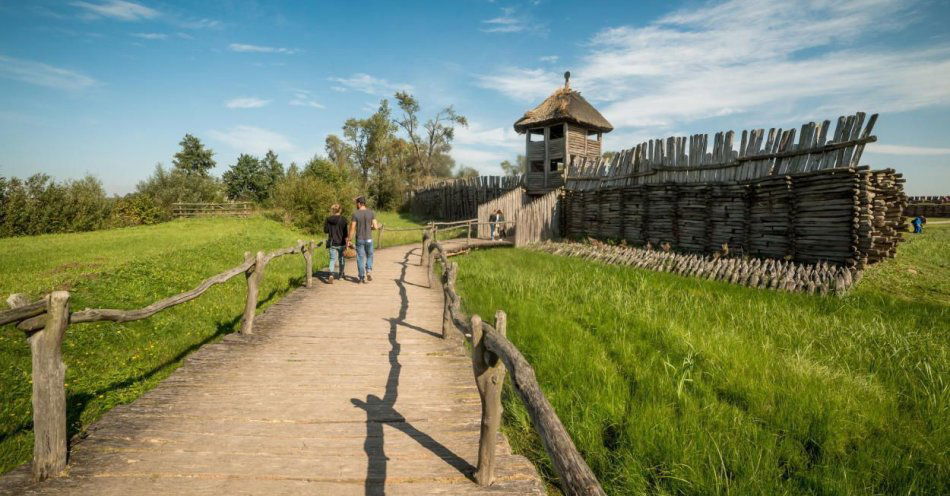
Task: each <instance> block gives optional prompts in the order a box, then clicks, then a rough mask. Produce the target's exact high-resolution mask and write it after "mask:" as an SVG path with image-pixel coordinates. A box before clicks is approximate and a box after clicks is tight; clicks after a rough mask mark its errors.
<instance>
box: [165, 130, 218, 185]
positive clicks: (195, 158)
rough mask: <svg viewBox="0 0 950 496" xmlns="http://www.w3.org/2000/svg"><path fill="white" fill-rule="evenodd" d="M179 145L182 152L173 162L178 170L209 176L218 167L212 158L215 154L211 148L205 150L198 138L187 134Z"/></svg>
mask: <svg viewBox="0 0 950 496" xmlns="http://www.w3.org/2000/svg"><path fill="white" fill-rule="evenodd" d="M178 144H179V145H181V151H180V152H178V153H176V154H175V159H174V160H173V161H172V164H174V166H175V168H176V169H179V170H182V171H184V172H185V173H187V174H190V175H200V176H207V175H208V171H209V170H211V169H213V168H214V166H215V165H217V164H216V163H215V161H214V159H213V158H211V157H212V156H213V155H214V152H213V151H212V150H211V149H210V148H205V147H204V145H202V144H201V140H199V139H198V138H196V137H194V136H192V135H190V134H186V135H185V137H184V138H183V139H182V140H181V142H179V143H178Z"/></svg>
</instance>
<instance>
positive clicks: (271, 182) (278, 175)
mask: <svg viewBox="0 0 950 496" xmlns="http://www.w3.org/2000/svg"><path fill="white" fill-rule="evenodd" d="M261 169H263V171H264V173H265V174H267V178H268V182H267V197H268V198H273V196H274V188H276V187H277V183H278V182H280V180H281V179H283V178H284V164H282V163H280V161H279V160H277V154H276V153H274V151H273V150H267V154H266V155H264V158H263V159H261Z"/></svg>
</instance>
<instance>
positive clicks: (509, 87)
mask: <svg viewBox="0 0 950 496" xmlns="http://www.w3.org/2000/svg"><path fill="white" fill-rule="evenodd" d="M477 79H478V85H479V86H481V87H482V88H487V89H490V90H495V91H498V92H501V93H503V94H505V95H507V96H508V97H510V98H513V99H515V100H519V101H522V102H530V101H535V100H540V99H542V98H546V97H547V96H548V95H550V94H551V92H552V91H554V88H555V87H557V86H558V81H559V80H560V81H562V82H563V76H559V75H558V74H557V73H555V72H550V71H546V70H544V69H521V68H517V67H507V68H504V69H501V70H500V71H498V72H496V73H495V74H489V75H484V76H478V78H477ZM539 103H540V102H539Z"/></svg>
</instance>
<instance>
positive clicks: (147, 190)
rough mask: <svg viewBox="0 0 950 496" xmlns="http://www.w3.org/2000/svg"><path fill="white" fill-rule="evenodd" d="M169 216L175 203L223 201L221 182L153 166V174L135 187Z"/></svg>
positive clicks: (175, 169)
mask: <svg viewBox="0 0 950 496" xmlns="http://www.w3.org/2000/svg"><path fill="white" fill-rule="evenodd" d="M136 190H137V191H138V192H139V193H142V194H144V195H147V196H148V197H150V198H151V199H152V200H153V201H154V202H155V203H156V204H158V205H159V206H160V207H161V208H162V209H163V210H165V211H166V212H168V215H169V216H170V215H171V210H172V204H173V203H175V202H218V201H223V200H224V189H223V188H222V185H221V182H220V181H219V180H217V179H215V178H213V177H211V176H204V175H200V174H197V175H196V174H188V173H187V172H185V171H184V170H182V169H179V168H173V169H171V170H165V169H164V168H163V167H162V164H160V163H159V164H155V172H153V173H152V175H151V176H149V177H148V179H146V180H144V181H142V182H140V183H139V184H138V185H137V186H136Z"/></svg>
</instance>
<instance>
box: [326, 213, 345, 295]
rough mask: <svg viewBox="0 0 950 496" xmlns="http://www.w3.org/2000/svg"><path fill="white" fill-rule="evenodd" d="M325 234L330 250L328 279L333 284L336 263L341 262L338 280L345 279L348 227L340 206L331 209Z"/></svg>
mask: <svg viewBox="0 0 950 496" xmlns="http://www.w3.org/2000/svg"><path fill="white" fill-rule="evenodd" d="M323 232H325V233H327V248H329V249H330V276H329V277H328V278H327V283H328V284H333V269H334V268H335V267H336V262H337V261H339V262H340V273H339V275H338V276H337V279H343V265H344V264H345V263H346V258H344V257H343V250H345V249H346V242H347V225H346V217H344V216H342V215H340V205H339V204H334V205H333V206H332V207H330V216H329V217H327V220H326V221H324V222H323Z"/></svg>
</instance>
